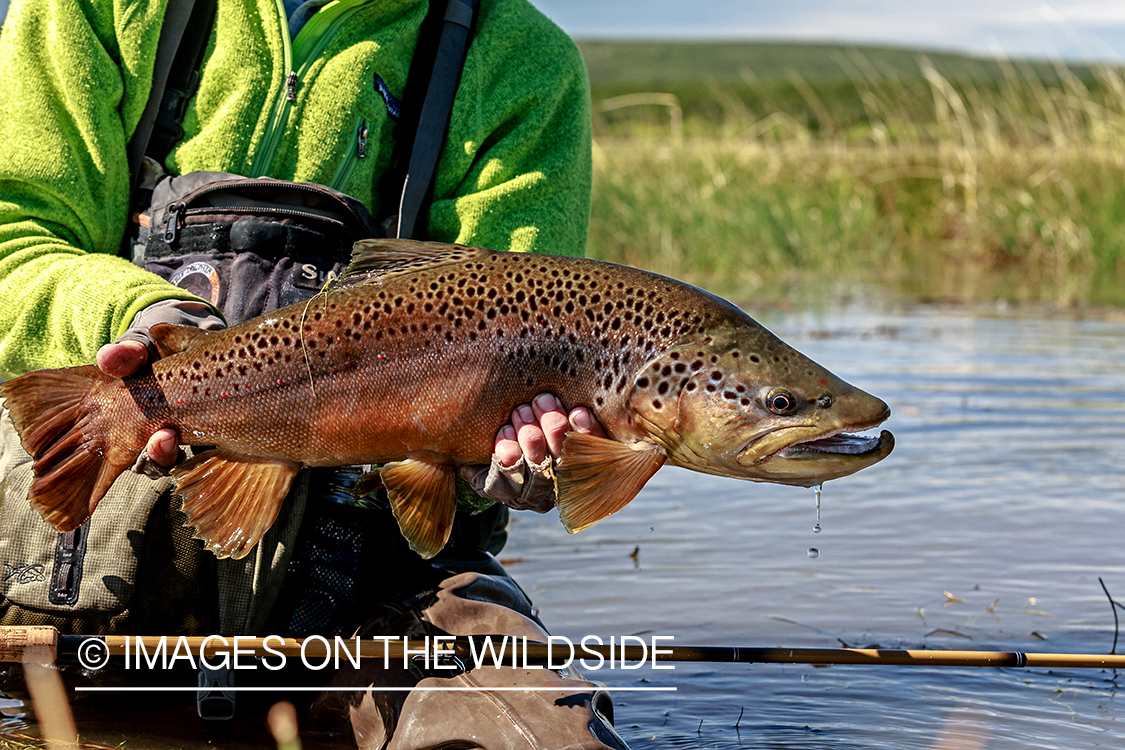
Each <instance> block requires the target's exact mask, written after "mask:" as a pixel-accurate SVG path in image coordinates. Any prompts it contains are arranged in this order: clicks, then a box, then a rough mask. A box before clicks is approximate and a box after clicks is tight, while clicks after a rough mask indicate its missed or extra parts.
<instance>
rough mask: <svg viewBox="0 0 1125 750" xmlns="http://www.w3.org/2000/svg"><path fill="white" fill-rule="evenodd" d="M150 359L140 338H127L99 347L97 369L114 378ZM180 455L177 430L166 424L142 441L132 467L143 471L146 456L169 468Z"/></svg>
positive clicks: (126, 375)
mask: <svg viewBox="0 0 1125 750" xmlns="http://www.w3.org/2000/svg"><path fill="white" fill-rule="evenodd" d="M148 363H149V352H148V347H146V346H145V345H144V344H143V343H141V342H140V341H135V340H132V341H130V340H126V341H118V342H114V343H112V344H106V345H105V346H103V347H102V348H101V349H98V369H99V370H101V371H102V372H104V373H105V374H106V375H111V376H113V377H115V378H125V377H128V376H130V375H132V374H133V373H135V372H136V371H137V370H139V369H141V368H142V367H144V366H145V365H147V364H148ZM179 455H180V433H178V432H177V431H176V430H173V429H169V428H167V427H165V428H162V429H159V430H157V431H156V432H154V433H153V434H152V437H150V438H149V439H148V442H147V443H146V444H145V449H144V452H143V453H141V455H140V457H139V458H138V459H137V463H136V464H134V467H133V468H134V470H135V471H138V472H139V473H146V472H145V471H144V470H143V469H144V466H143V465H142V463H141V462H142V461H143V460H144V459H145V458H146V457H147V458H148V459H149V460H151V461H152V462H154V463H156V464H157V465H158V466H162V467H164V468H165V469H170V468H172V467H173V466H174V465H175V464H176V459H177V458H179Z"/></svg>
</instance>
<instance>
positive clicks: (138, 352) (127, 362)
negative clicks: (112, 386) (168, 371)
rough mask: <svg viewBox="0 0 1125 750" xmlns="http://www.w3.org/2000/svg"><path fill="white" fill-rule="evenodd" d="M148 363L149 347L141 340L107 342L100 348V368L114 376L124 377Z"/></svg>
mask: <svg viewBox="0 0 1125 750" xmlns="http://www.w3.org/2000/svg"><path fill="white" fill-rule="evenodd" d="M146 364H148V349H147V348H146V347H145V345H144V344H142V343H141V342H140V341H122V342H120V343H116V344H106V345H105V346H103V347H102V348H101V349H98V369H100V370H101V371H102V372H104V373H105V374H106V375H109V376H110V377H114V378H124V377H128V376H129V375H132V374H133V373H135V372H136V371H137V370H139V369H141V368H142V367H144V366H145V365H146Z"/></svg>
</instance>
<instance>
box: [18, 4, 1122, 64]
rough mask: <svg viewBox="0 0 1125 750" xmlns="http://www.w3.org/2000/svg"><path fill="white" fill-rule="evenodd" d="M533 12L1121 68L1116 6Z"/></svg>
mask: <svg viewBox="0 0 1125 750" xmlns="http://www.w3.org/2000/svg"><path fill="white" fill-rule="evenodd" d="M8 2H9V0H0V14H2V13H3V12H4V11H6V10H7V6H8ZM16 2H19V0H16ZM533 2H534V3H535V5H537V6H538V7H539V8H540V9H541V10H543V12H544V13H546V14H547V15H548V16H550V17H551V18H552V19H554V20H555V22H556V23H558V24H559V25H560V26H562V27H563V29H565V30H566V31H567V32H568V33H569V34H571V36H575V37H579V38H583V37H584V38H619V39H620V38H645V39H805V40H829V41H845V42H857V43H858V42H876V43H881V44H893V45H901V46H909V47H927V48H935V47H936V48H944V49H955V50H962V51H968V52H974V53H979V54H992V53H994V52H996V51H1002V52H1004V53H1006V54H1009V55H1015V56H1029V55H1030V56H1035V57H1055V56H1062V57H1067V58H1072V59H1106V60H1125V2H1111V1H1110V0H1063V1H1059V2H1050V3H1043V2H1035V1H1034V0H944V1H943V2H940V3H918V2H909V0H789V1H788V2H777V1H776V0H771V1H770V2H766V1H765V0H691V1H690V2H684V0H533Z"/></svg>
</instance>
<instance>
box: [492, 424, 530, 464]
mask: <svg viewBox="0 0 1125 750" xmlns="http://www.w3.org/2000/svg"><path fill="white" fill-rule="evenodd" d="M494 453H495V459H496V460H497V461H498V462H499V463H500V465H501V466H503V467H505V468H509V467H512V466H515V465H516V464H517V463H519V460H520V459H521V458H523V448H520V444H519V441H517V440H516V428H515V427H512V425H510V424H508V425H504V426H503V427H502V428H500V432H498V433H496V447H495V449H494Z"/></svg>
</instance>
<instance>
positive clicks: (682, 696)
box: [0, 309, 1125, 750]
mask: <svg viewBox="0 0 1125 750" xmlns="http://www.w3.org/2000/svg"><path fill="white" fill-rule="evenodd" d="M761 317H762V319H763V320H764V321H765V322H766V323H767V324H768V325H770V326H771V328H773V329H774V330H775V331H776V332H777V333H778V334H779V335H781V336H782V338H784V339H785V340H787V341H789V342H790V343H792V344H794V345H795V346H797V347H798V348H799V349H801V350H802V351H804V352H805V353H807V354H809V355H810V356H812V357H813V358H814V359H816V360H817V361H819V362H821V363H822V364H824V365H825V366H827V367H828V368H829V369H831V370H833V371H834V372H836V373H837V374H839V375H841V376H842V377H844V378H845V379H847V380H849V381H851V382H853V383H855V384H856V385H858V386H860V387H862V388H865V389H867V390H869V391H871V392H872V393H875V394H877V395H879V396H880V397H881V398H883V399H884V400H886V401H887V402H888V403H889V404H890V405H891V407H892V409H893V411H894V416H893V417H892V419H891V421H890V422H889V423H888V425H887V427H888V428H889V429H891V430H892V431H893V432H894V433H895V436H896V439H897V447H896V448H895V451H894V453H893V454H892V455H891V456H890V457H889V458H888V459H887V460H886V461H884V462H883V463H881V464H879V465H877V466H874V467H872V468H870V469H867V470H864V471H862V472H860V473H859V474H856V475H854V476H852V477H846V478H844V479H841V480H836V481H833V482H831V483H829V485H828V487H827V488H826V491H827V492H828V493H830V497H831V503H830V504H829V506H828V508H829V513H828V514H827V515H826V519H825V521H826V523H825V527H824V529H823V531H822V532H821V533H820V534H819V535H818V536H817V537H816V539H817V542H818V546H817V548H819V549H822V550H824V554H821V555H820V556H819V557H818V558H817V559H816V560H811V559H809V558H808V557H806V556H805V555H802V554H801V550H802V549H808V543H809V541H810V538H809V526H808V510H809V507H808V499H809V496H808V490H807V489H804V488H794V487H781V486H776V485H766V484H754V485H751V484H747V483H745V482H739V481H736V480H731V479H722V478H718V477H710V476H706V475H702V474H696V473H691V472H687V471H683V470H678V469H670V468H666V469H663V470H661V471H660V472H659V473H658V474H657V475H656V476H655V477H654V478H653V480H652V481H651V482H650V483H649V485H648V486H647V487H646V488H645V490H644V491H643V492H642V493H641V496H640V497H638V498H637V499H636V500H635V501H634V502H633V503H631V504H630V505H629V506H627V507H626V508H625V509H624V510H622V511H621V512H620V513H618V514H616V515H614V516H612V517H610V518H608V519H606V520H605V521H602V522H601V523H599V524H597V525H595V526H593V527H591V528H590V529H587V530H586V531H583V532H582V533H580V534H577V535H574V536H569V535H567V534H566V532H565V531H564V530H563V528H562V526H561V525H560V524H559V521H558V517H557V515H556V514H554V513H551V514H548V515H544V516H540V515H536V514H534V513H530V512H520V513H515V514H513V515H514V518H515V521H514V524H513V528H512V533H511V541H510V542H509V546H508V547H507V549H505V551H504V553H503V556H504V557H506V558H512V559H522V560H521V561H519V562H516V563H513V564H511V565H510V569H511V571H512V573H513V575H515V576H516V578H517V579H518V580H519V582H520V584H521V585H522V586H523V587H524V589H525V590H526V591H527V592H528V593H529V595H530V596H531V597H532V599H533V600H534V601H535V602H536V604H537V605H538V607H539V608H540V610H541V615H542V617H543V619H544V621H545V622H546V623H547V625H548V627H550V628H551V630H552V631H553V632H554V633H556V634H558V635H563V636H566V637H569V638H570V639H572V640H573V641H575V642H577V641H579V640H580V639H581V638H582V637H583V636H585V635H588V634H597V635H601V636H602V637H603V638H605V639H606V640H608V638H609V637H610V636H620V635H628V634H642V635H644V636H645V637H650V636H651V635H672V636H674V637H675V641H674V643H675V644H678V645H689V644H690V645H746V646H788V647H818V648H825V647H829V648H834V647H838V646H841V645H848V646H861V647H874V646H881V647H886V648H945V649H982V650H993V649H996V650H1018V651H1024V652H1034V651H1053V652H1079V653H1106V652H1108V651H1109V649H1110V647H1111V645H1112V643H1113V638H1114V620H1113V614H1112V612H1111V608H1110V605H1109V603H1108V601H1107V599H1106V596H1105V593H1104V592H1103V591H1102V589H1101V586H1100V585H1099V583H1098V578H1099V577H1101V578H1102V579H1104V581H1105V583H1106V586H1107V587H1108V589H1109V591H1110V593H1112V594H1113V595H1114V596H1115V597H1116V598H1119V599H1121V600H1125V552H1123V550H1122V546H1121V543H1120V536H1121V532H1120V530H1121V529H1122V528H1125V472H1123V471H1122V468H1121V467H1122V466H1123V465H1125V366H1123V364H1122V363H1125V316H1120V317H1118V318H1117V319H1108V320H1107V319H1092V320H1068V319H1047V318H1014V317H979V316H973V315H970V314H968V313H964V312H958V311H952V312H951V311H941V310H927V309H922V310H914V311H908V312H879V311H871V310H855V309H850V310H832V311H830V312H827V313H822V314H812V313H809V314H802V315H792V316H785V317H779V316H772V317H771V316H761ZM829 516H830V518H829ZM818 520H819V519H818ZM829 520H830V521H831V522H830V523H828V522H827V521H829ZM817 548H811V549H817ZM810 556H812V555H811V550H810ZM943 592H949V594H951V595H952V598H951V597H950V596H947V595H946V594H945V593H943ZM958 600H959V601H958ZM1122 619H1123V620H1125V617H1123V618H1122ZM1119 650H1125V636H1123V638H1122V643H1121V644H1120V648H1119ZM588 675H589V676H590V677H592V678H594V679H597V680H600V681H603V682H605V683H607V684H609V685H617V686H672V687H676V688H677V690H676V692H674V693H639V692H637V693H629V692H626V693H619V694H617V697H616V698H615V705H616V715H617V726H618V729H619V730H620V732H621V733H622V735H623V736H624V737H625V738H626V739H627V740H628V741H629V742H630V744H631V746H632V747H633V748H635V749H636V750H665V749H671V748H718V749H727V748H731V749H733V748H825V749H832V750H845V749H847V750H850V749H851V748H896V749H898V748H907V749H913V748H919V749H921V748H925V749H927V750H938V749H941V750H949V749H952V748H965V749H966V750H967V749H969V748H989V749H991V750H1003V749H1009V748H1010V749H1012V750H1015V749H1016V748H1020V749H1022V748H1060V749H1061V748H1066V749H1067V750H1078V749H1080V748H1096V747H1122V746H1125V694H1123V693H1122V691H1121V689H1119V685H1125V680H1123V679H1119V678H1118V676H1117V675H1116V674H1115V673H1112V672H1106V671H1101V670H1079V669H1055V670H1046V669H1024V670H1017V669H967V668H966V669H949V668H918V667H854V666H834V667H828V668H814V667H812V666H808V665H791V666H781V665H754V666H746V665H722V664H679V665H677V666H676V668H675V669H674V670H655V671H654V670H651V669H649V668H644V669H640V670H629V671H623V670H620V669H618V670H614V671H612V672H611V671H609V670H603V671H599V672H593V673H588ZM21 710H22V709H21V707H20V705H19V704H18V702H13V704H12V705H10V706H0V711H3V712H5V713H7V714H9V715H18V714H19V713H20V712H21ZM193 714H194V711H193V708H192V707H191V706H187V707H184V708H183V709H182V710H181V711H180V713H178V714H175V715H174V716H171V717H170V718H169V717H168V716H167V715H162V718H161V719H160V721H159V722H158V721H156V719H155V718H153V720H152V721H148V720H147V719H146V716H148V713H146V712H145V711H143V710H141V711H138V710H122V711H120V712H114V713H113V714H112V721H111V725H105V726H104V727H103V729H104V730H105V732H109V730H111V729H112V730H113V732H116V733H117V734H115V735H114V737H108V736H107V737H105V738H102V739H100V740H99V744H102V745H106V746H113V745H114V744H116V743H117V742H119V741H121V740H125V741H126V746H128V745H129V743H132V744H134V745H135V744H136V743H137V742H142V744H144V745H145V746H153V747H166V746H172V745H175V744H176V743H177V742H179V741H180V740H178V739H174V738H181V737H184V736H186V735H193V736H194V735H196V734H200V732H201V731H202V730H200V729H199V725H200V723H201V722H199V721H198V720H197V719H196V718H195V717H194V715H193ZM102 716H105V714H102ZM154 716H155V715H154ZM79 721H80V725H83V720H82V716H81V715H80V716H79ZM102 721H104V719H103V720H102ZM146 721H147V722H148V723H146ZM25 722H26V720H25ZM25 722H18V726H19V727H24V726H26V723H25ZM5 725H8V726H11V725H10V724H6V723H5V722H0V728H2V727H3V726H5ZM150 725H151V726H150ZM255 726H257V725H255ZM81 728H82V731H83V736H84V737H91V736H96V734H97V733H93V732H91V729H92V726H91V724H90V723H88V722H87V723H85V724H84V725H83V726H82V727H81ZM20 731H23V730H22V729H21V730H20ZM105 732H103V734H104V733H105ZM160 732H164V733H165V734H166V733H168V732H172V734H171V735H170V736H171V737H172V738H173V739H168V740H167V741H163V740H160V739H157V737H160V736H164V735H162V734H160ZM258 732H259V735H256V737H258V739H257V740H250V739H249V738H244V739H245V742H246V746H268V745H269V742H268V738H266V737H265V736H264V732H263V731H262V730H261V729H260V727H259V728H258ZM228 739H229V738H228ZM224 741H226V740H224ZM229 744H230V743H229V742H228V745H229ZM197 745H198V746H201V747H202V746H205V745H206V741H205V740H200V741H199V742H198V743H197ZM176 746H179V745H176ZM193 746H195V745H193ZM224 746H227V745H224ZM240 746H241V745H240Z"/></svg>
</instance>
